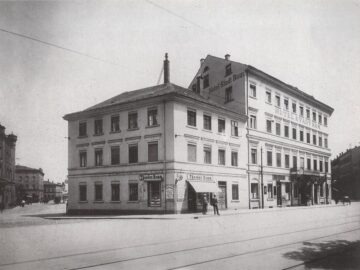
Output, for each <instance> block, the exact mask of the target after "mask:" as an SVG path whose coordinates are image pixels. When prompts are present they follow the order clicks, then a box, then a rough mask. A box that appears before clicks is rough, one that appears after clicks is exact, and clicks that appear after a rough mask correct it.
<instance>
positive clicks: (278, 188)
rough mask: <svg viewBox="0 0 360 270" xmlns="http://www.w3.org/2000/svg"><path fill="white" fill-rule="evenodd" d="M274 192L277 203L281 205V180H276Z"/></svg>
mask: <svg viewBox="0 0 360 270" xmlns="http://www.w3.org/2000/svg"><path fill="white" fill-rule="evenodd" d="M276 191H277V192H276V194H277V197H276V198H277V205H278V206H281V205H282V197H281V182H280V181H277V182H276Z"/></svg>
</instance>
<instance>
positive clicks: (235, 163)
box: [64, 60, 249, 214]
mask: <svg viewBox="0 0 360 270" xmlns="http://www.w3.org/2000/svg"><path fill="white" fill-rule="evenodd" d="M168 67H169V62H168V60H165V61H164V84H162V85H157V86H153V87H148V88H145V89H140V90H136V91H131V92H125V93H122V94H120V95H118V96H115V97H113V98H111V99H109V100H106V101H104V102H102V103H99V104H97V105H95V106H93V107H90V108H88V109H86V110H84V111H80V112H76V113H72V114H68V115H65V116H64V119H65V120H67V121H68V137H69V143H68V159H69V160H68V167H69V168H68V173H69V175H68V179H69V200H68V212H69V213H70V214H71V213H83V212H103V213H104V212H122V213H134V212H147V213H153V212H157V213H165V212H167V213H176V212H195V211H199V210H201V203H202V198H203V196H204V194H205V195H206V196H207V197H208V198H209V197H210V196H212V194H217V195H218V199H219V205H220V208H223V209H225V208H233V209H238V208H247V207H248V200H249V197H248V182H247V176H246V169H247V168H246V162H247V157H246V155H247V145H246V137H245V136H246V134H244V132H243V131H244V130H245V129H244V128H245V122H246V116H245V115H244V114H243V113H241V112H238V111H235V110H233V109H232V108H227V107H226V106H225V105H224V103H220V104H219V103H217V102H214V101H212V100H208V99H207V98H204V97H202V96H201V95H199V94H197V93H194V92H192V91H191V90H188V89H185V88H182V87H180V86H177V85H174V84H172V83H169V69H168Z"/></svg>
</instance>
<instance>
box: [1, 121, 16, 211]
mask: <svg viewBox="0 0 360 270" xmlns="http://www.w3.org/2000/svg"><path fill="white" fill-rule="evenodd" d="M16 141H17V137H16V136H15V135H14V134H9V135H6V134H5V127H4V126H2V125H0V207H1V208H9V207H11V206H14V205H15V203H16V196H15V182H14V180H15V147H16Z"/></svg>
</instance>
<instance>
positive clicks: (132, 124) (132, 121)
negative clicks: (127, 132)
mask: <svg viewBox="0 0 360 270" xmlns="http://www.w3.org/2000/svg"><path fill="white" fill-rule="evenodd" d="M137 128H138V114H137V112H131V113H129V114H128V129H137Z"/></svg>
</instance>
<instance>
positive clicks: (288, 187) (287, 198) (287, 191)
mask: <svg viewBox="0 0 360 270" xmlns="http://www.w3.org/2000/svg"><path fill="white" fill-rule="evenodd" d="M285 199H286V200H289V199H290V183H285Z"/></svg>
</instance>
